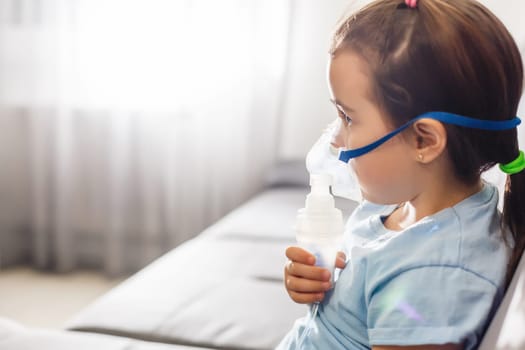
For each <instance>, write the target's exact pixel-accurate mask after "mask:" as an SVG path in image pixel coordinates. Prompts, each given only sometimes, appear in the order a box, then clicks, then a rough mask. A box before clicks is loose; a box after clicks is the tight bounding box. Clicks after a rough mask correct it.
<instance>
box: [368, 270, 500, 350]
mask: <svg viewBox="0 0 525 350" xmlns="http://www.w3.org/2000/svg"><path fill="white" fill-rule="evenodd" d="M371 288H372V289H371V290H370V292H369V293H368V295H367V297H368V320H367V322H368V336H369V341H370V344H371V345H422V344H445V343H461V342H465V345H466V346H465V349H469V348H470V347H471V346H473V344H476V343H477V342H478V341H479V338H480V335H481V331H482V330H483V328H484V325H485V322H486V320H487V318H488V316H489V315H490V313H491V310H492V306H493V303H494V299H495V296H496V293H497V287H496V286H495V285H494V284H493V283H492V282H491V281H489V280H487V279H485V278H483V277H482V276H479V275H477V274H475V273H473V272H471V271H467V270H464V269H462V268H461V267H457V266H452V267H448V266H425V267H418V268H413V269H409V270H407V271H404V272H402V273H400V274H398V275H396V276H394V277H392V278H389V279H385V280H383V281H381V282H378V283H376V285H374V286H371Z"/></svg>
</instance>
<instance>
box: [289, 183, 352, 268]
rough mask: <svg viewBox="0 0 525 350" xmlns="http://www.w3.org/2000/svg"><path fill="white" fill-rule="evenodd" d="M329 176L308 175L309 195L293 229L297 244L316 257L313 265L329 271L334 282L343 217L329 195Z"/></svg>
mask: <svg viewBox="0 0 525 350" xmlns="http://www.w3.org/2000/svg"><path fill="white" fill-rule="evenodd" d="M331 184H332V176H331V175H329V174H311V175H310V186H311V192H310V193H309V194H308V195H307V196H306V201H305V207H304V208H302V209H299V211H298V213H297V220H296V226H295V234H296V239H297V243H298V244H299V245H300V246H301V247H302V248H304V249H306V250H308V251H309V252H310V253H312V254H314V255H315V257H316V265H317V266H321V267H324V268H326V269H328V270H329V271H330V273H331V274H332V278H333V272H334V267H335V259H336V256H337V252H338V251H339V249H340V246H341V243H342V239H343V229H344V227H343V226H344V225H343V215H342V213H341V210H339V209H337V208H336V207H335V201H334V197H333V196H332V195H331V194H330V185H331Z"/></svg>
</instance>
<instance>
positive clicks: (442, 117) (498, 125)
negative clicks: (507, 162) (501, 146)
mask: <svg viewBox="0 0 525 350" xmlns="http://www.w3.org/2000/svg"><path fill="white" fill-rule="evenodd" d="M423 118H430V119H434V120H438V121H440V122H443V123H447V124H453V125H458V126H464V127H466V128H471V129H481V130H493V131H500V130H508V129H512V128H515V127H516V126H518V125H519V124H520V123H521V119H520V118H518V117H514V118H512V119H509V120H482V119H475V118H470V117H465V116H462V115H459V114H454V113H448V112H427V113H423V114H421V115H419V116H417V117H415V118H414V119H411V120H409V121H408V122H406V123H405V124H403V125H401V126H400V127H399V128H397V129H396V130H394V131H392V132H390V133H388V134H386V135H385V136H383V137H381V138H380V139H379V140H377V141H375V142H372V143H371V144H369V145H366V146H363V147H359V148H355V149H350V150H346V151H341V153H340V154H339V160H341V161H343V162H345V163H348V161H349V160H350V159H352V158H356V157H359V156H362V155H363V154H365V153H368V152H370V151H372V150H373V149H375V148H377V147H379V146H380V145H382V144H383V143H385V142H386V141H388V140H390V139H391V138H392V137H394V136H396V135H397V134H399V133H400V132H401V131H403V130H405V129H406V128H408V127H409V126H410V125H412V123H414V122H415V121H417V120H419V119H423Z"/></svg>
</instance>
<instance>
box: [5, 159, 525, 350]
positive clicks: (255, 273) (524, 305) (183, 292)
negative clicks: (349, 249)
mask: <svg viewBox="0 0 525 350" xmlns="http://www.w3.org/2000/svg"><path fill="white" fill-rule="evenodd" d="M307 193H308V176H307V173H306V171H305V169H304V164H303V163H302V162H283V163H281V164H279V166H278V167H276V168H275V169H274V170H273V171H272V172H271V173H270V174H269V176H268V181H267V186H266V187H265V188H264V190H263V191H261V193H259V194H258V195H256V196H255V197H254V198H252V199H251V200H249V201H247V202H246V203H245V204H243V205H241V206H240V207H239V208H237V209H236V210H234V211H232V212H231V213H230V214H228V215H226V216H225V217H224V218H222V219H221V220H219V221H218V222H216V223H215V224H213V225H211V226H210V227H209V228H207V229H206V230H204V231H203V232H202V233H200V234H199V235H198V236H197V237H195V238H193V239H191V240H190V241H187V242H186V243H184V244H182V245H180V246H178V247H177V248H175V249H173V250H172V251H170V252H169V253H167V254H165V255H164V256H162V257H160V258H159V259H157V260H156V261H154V262H153V263H152V264H150V265H149V266H147V267H145V268H144V269H142V270H141V271H139V272H138V273H136V274H135V275H133V276H131V277H130V278H129V279H127V280H126V281H124V282H123V283H121V284H120V285H118V286H117V287H115V288H114V289H112V290H110V291H109V292H108V293H106V294H105V295H103V296H102V297H100V298H99V299H97V300H95V301H94V302H93V303H92V304H91V305H88V306H87V307H86V308H85V309H84V310H82V311H80V312H79V313H78V314H77V315H75V316H74V317H73V318H72V319H71V320H69V321H68V322H67V324H66V325H65V327H64V329H62V330H45V329H33V328H27V327H23V326H21V325H18V324H15V323H14V322H12V321H9V320H5V319H0V349H6V350H22V349H24V350H32V349H97V350H105V349H107V350H156V349H158V350H162V349H165V350H167V349H172V350H191V349H233V350H235V349H238V350H240V349H251V350H263V349H272V348H274V347H275V346H276V345H277V344H278V342H279V341H280V339H281V338H282V337H283V336H284V334H285V333H286V332H287V331H288V330H289V329H290V328H291V326H292V325H293V323H294V321H295V320H296V319H297V318H298V317H301V316H303V315H305V314H306V312H307V307H306V306H304V305H299V304H295V303H293V302H292V301H291V300H290V299H289V297H288V295H287V294H286V292H285V290H284V287H283V280H282V274H283V266H284V264H285V256H284V251H285V249H286V247H287V246H289V245H291V244H294V242H295V239H294V232H293V224H294V219H295V215H296V212H297V209H299V208H301V207H303V206H304V200H305V196H306V194H307ZM336 205H337V207H339V208H341V209H342V210H343V212H344V213H345V215H346V216H348V215H349V214H350V213H351V211H352V210H353V208H354V207H355V205H356V203H354V202H352V201H346V200H342V199H337V200H336ZM524 265H525V262H524V261H521V263H520V265H519V267H518V270H517V273H516V274H515V276H514V278H513V280H512V283H511V286H510V287H509V290H508V291H507V293H506V295H505V298H504V301H503V303H502V305H501V306H500V308H499V309H498V310H497V313H496V315H495V317H494V319H493V321H492V322H491V324H490V327H489V328H488V331H487V333H486V336H485V338H484V339H483V343H482V345H481V346H480V349H481V350H496V349H497V350H517V349H525V332H523V331H522V330H523V329H525V276H523V270H524V269H525V266H524Z"/></svg>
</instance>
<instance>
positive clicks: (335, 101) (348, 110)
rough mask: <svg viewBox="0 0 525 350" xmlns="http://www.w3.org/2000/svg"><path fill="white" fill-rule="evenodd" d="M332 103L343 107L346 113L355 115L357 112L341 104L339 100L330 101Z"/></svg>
mask: <svg viewBox="0 0 525 350" xmlns="http://www.w3.org/2000/svg"><path fill="white" fill-rule="evenodd" d="M330 102H332V103H333V104H334V105H336V106H339V107H342V108H343V109H344V110H345V111H346V112H350V113H355V110H354V109H353V108H350V107H348V106H345V105H344V104H343V103H341V102H340V101H338V100H333V99H330Z"/></svg>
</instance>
